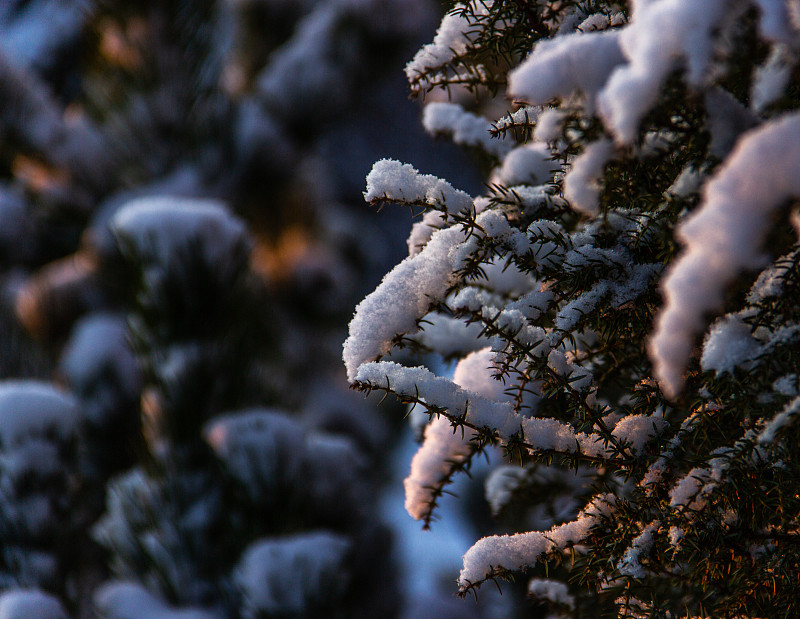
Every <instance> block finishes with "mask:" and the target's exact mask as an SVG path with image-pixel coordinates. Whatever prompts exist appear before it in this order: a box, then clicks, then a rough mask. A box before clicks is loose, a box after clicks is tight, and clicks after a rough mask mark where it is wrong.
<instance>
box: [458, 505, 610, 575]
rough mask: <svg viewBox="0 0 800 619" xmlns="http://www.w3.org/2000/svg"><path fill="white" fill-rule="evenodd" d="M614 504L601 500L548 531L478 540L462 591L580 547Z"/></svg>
mask: <svg viewBox="0 0 800 619" xmlns="http://www.w3.org/2000/svg"><path fill="white" fill-rule="evenodd" d="M612 504H613V498H610V497H608V496H606V495H602V496H598V497H595V499H593V500H592V502H591V503H590V504H589V505H588V506H587V507H586V509H585V510H583V511H582V512H581V513H580V514H578V518H577V519H576V520H573V521H572V522H567V523H564V524H561V525H557V526H554V527H553V528H552V529H550V530H549V531H546V532H542V531H530V532H528V533H518V534H516V535H494V536H491V537H484V538H483V539H480V540H478V541H477V542H476V543H475V544H474V545H473V546H472V548H470V549H469V550H468V551H467V553H466V554H465V555H464V567H463V569H462V570H461V573H460V574H459V577H458V584H459V587H460V588H461V589H462V590H464V589H466V588H468V587H469V586H470V585H473V584H475V583H479V582H481V581H483V580H484V579H486V578H487V577H489V576H491V574H492V572H493V570H494V569H497V568H501V567H502V568H505V569H510V570H515V569H522V568H526V567H530V566H533V565H534V564H535V563H536V562H537V561H538V560H539V559H540V558H541V557H542V556H543V555H545V554H547V553H551V552H555V551H557V550H563V549H565V548H567V547H568V546H570V545H574V544H578V543H580V542H581V541H583V539H585V538H586V536H587V535H588V534H589V532H590V531H591V529H592V527H593V526H594V525H595V524H596V523H597V522H598V519H599V518H601V517H602V516H604V515H607V514H608V513H609V510H610V506H611V505H612Z"/></svg>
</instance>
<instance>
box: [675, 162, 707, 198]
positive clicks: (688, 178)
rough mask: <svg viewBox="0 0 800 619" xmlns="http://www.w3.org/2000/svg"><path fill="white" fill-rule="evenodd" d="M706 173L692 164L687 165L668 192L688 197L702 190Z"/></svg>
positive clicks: (680, 196) (679, 196)
mask: <svg viewBox="0 0 800 619" xmlns="http://www.w3.org/2000/svg"><path fill="white" fill-rule="evenodd" d="M704 177H705V175H704V174H703V173H702V172H701V171H700V170H698V169H696V168H695V167H694V166H692V165H687V166H686V167H685V168H683V170H681V173H680V174H678V178H676V179H675V181H674V182H673V183H672V185H670V186H669V188H668V189H667V193H668V194H671V195H673V196H676V197H678V198H686V197H688V196H690V195H691V194H693V193H695V192H696V191H699V190H700V186H701V185H702V184H703V179H704Z"/></svg>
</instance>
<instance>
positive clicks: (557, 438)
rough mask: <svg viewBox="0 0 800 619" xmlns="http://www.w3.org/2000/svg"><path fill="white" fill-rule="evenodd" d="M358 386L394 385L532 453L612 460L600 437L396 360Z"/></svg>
mask: <svg viewBox="0 0 800 619" xmlns="http://www.w3.org/2000/svg"><path fill="white" fill-rule="evenodd" d="M355 381H356V382H358V383H361V384H363V385H369V386H370V387H372V388H376V389H377V388H381V387H386V386H387V385H390V386H391V389H392V391H393V392H394V393H396V394H397V395H399V396H408V397H419V398H421V399H422V400H424V401H426V402H432V403H436V405H437V406H441V407H443V408H444V409H446V410H447V411H448V416H451V417H454V418H455V417H462V418H463V419H464V422H465V423H466V424H469V426H470V427H473V428H493V429H494V431H495V432H496V434H497V436H498V437H499V439H500V441H501V442H503V443H508V442H510V441H514V440H515V439H522V440H523V441H524V442H525V443H526V444H527V445H529V446H530V448H531V449H534V450H541V451H548V450H549V451H557V452H562V453H582V454H585V455H587V456H590V457H603V456H609V455H610V454H609V452H608V450H607V449H606V448H605V447H604V445H603V441H602V440H601V439H600V437H599V436H597V435H595V434H584V433H582V432H576V431H575V430H574V429H573V428H572V426H570V425H569V424H567V423H564V422H562V421H558V420H557V419H552V418H549V417H524V416H522V415H520V414H519V413H516V412H514V408H513V406H512V404H511V403H510V402H500V401H497V400H494V399H490V398H487V397H485V396H483V395H481V394H480V393H476V392H474V391H471V390H468V389H464V388H462V387H460V386H459V385H456V384H455V383H454V382H453V381H451V380H449V379H447V378H443V377H440V376H436V375H435V374H434V373H433V372H431V371H430V370H428V369H426V368H424V367H414V368H409V367H404V366H402V365H399V364H397V363H394V362H391V361H381V362H374V363H365V364H364V365H362V366H361V367H360V368H358V373H357V375H356V377H355Z"/></svg>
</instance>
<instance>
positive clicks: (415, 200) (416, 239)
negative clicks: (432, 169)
mask: <svg viewBox="0 0 800 619" xmlns="http://www.w3.org/2000/svg"><path fill="white" fill-rule="evenodd" d="M364 199H365V200H366V201H367V202H370V203H375V202H380V201H383V200H385V201H389V202H402V203H404V204H410V205H417V204H420V205H425V206H430V207H432V209H433V210H431V211H429V212H427V213H425V215H424V216H423V218H422V221H419V222H417V223H415V224H414V225H413V226H412V228H411V234H410V235H409V237H408V253H409V255H411V256H413V255H415V254H417V253H419V251H420V249H421V248H422V247H423V246H424V245H425V243H427V242H428V241H429V240H430V238H431V235H432V234H433V231H434V230H435V229H436V228H441V227H443V226H444V225H445V222H446V216H445V213H462V212H464V211H468V210H469V209H471V208H472V206H473V200H472V197H471V196H470V195H469V194H467V193H466V192H464V191H461V190H460V189H455V188H454V187H453V186H452V185H451V184H450V183H448V182H447V181H443V180H442V179H440V178H438V177H436V176H433V175H431V174H420V173H419V171H418V170H416V169H415V168H414V167H413V166H411V165H409V164H407V163H401V162H399V161H396V160H394V159H381V160H380V161H377V162H376V163H375V164H374V165H373V166H372V170H371V171H370V173H369V174H367V190H366V191H365V192H364Z"/></svg>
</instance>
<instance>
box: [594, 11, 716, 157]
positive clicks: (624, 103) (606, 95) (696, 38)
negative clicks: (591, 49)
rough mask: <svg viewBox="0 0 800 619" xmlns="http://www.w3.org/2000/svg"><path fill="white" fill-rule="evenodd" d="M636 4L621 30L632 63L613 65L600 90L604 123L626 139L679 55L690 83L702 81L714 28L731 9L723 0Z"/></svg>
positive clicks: (630, 138) (631, 135)
mask: <svg viewBox="0 0 800 619" xmlns="http://www.w3.org/2000/svg"><path fill="white" fill-rule="evenodd" d="M634 8H635V10H634V13H633V19H632V21H631V23H630V24H629V25H628V26H627V27H625V28H623V29H622V30H621V31H620V33H621V34H620V45H621V47H622V52H623V54H624V55H625V57H626V58H627V59H628V63H627V64H624V65H621V66H619V67H617V68H616V69H615V70H614V72H613V73H612V74H611V77H610V78H609V79H608V82H607V83H606V84H605V86H604V87H603V90H602V91H601V92H600V93H599V95H598V107H599V111H600V115H601V116H602V117H603V120H604V122H605V125H606V127H607V128H608V129H609V130H610V131H611V132H612V133H614V135H615V136H616V137H617V139H618V140H619V141H620V142H622V143H626V144H627V143H631V142H633V140H634V139H635V138H636V133H637V131H638V129H639V121H640V120H641V118H642V117H643V116H644V115H645V114H646V113H647V111H648V110H649V109H650V108H651V107H652V106H653V104H654V103H655V102H656V99H657V98H658V94H659V90H660V88H661V85H662V84H663V83H664V80H666V78H667V76H668V75H669V73H670V72H671V71H672V70H673V69H675V68H677V67H678V66H679V62H680V60H681V59H684V61H685V66H686V77H687V80H688V82H689V84H690V85H692V86H698V85H700V84H701V82H702V80H703V78H704V77H705V72H706V69H707V66H708V63H709V61H710V59H711V55H712V52H713V34H714V29H715V28H716V27H717V26H718V25H719V24H720V22H721V21H722V19H723V18H724V17H725V15H726V13H727V12H728V10H729V6H728V2H726V1H725V0H704V2H696V1H695V0H656V1H654V2H653V1H648V2H644V1H641V0H640V1H639V2H636V3H635V7H634ZM587 36H588V35H587ZM596 36H597V35H596Z"/></svg>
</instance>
